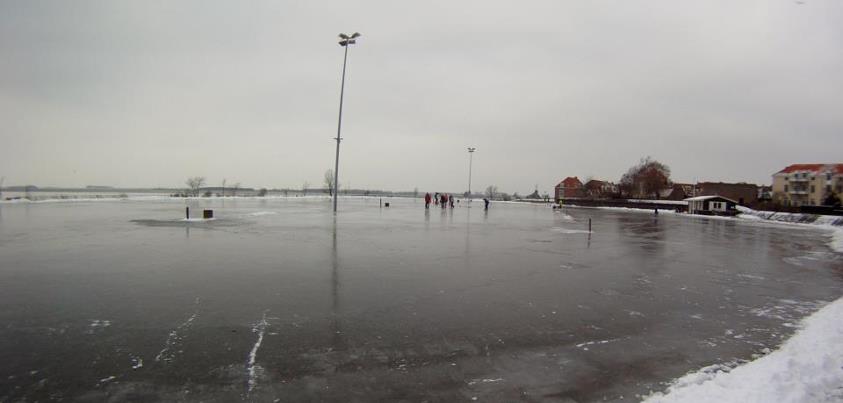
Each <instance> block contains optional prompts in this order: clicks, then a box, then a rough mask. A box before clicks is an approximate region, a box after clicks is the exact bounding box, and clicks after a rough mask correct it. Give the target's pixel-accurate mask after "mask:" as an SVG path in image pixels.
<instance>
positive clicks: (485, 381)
mask: <svg viewBox="0 0 843 403" xmlns="http://www.w3.org/2000/svg"><path fill="white" fill-rule="evenodd" d="M502 381H503V378H494V379H485V378H484V379H472V380H470V381H468V382H467V383H468V385H469V386H471V385H475V384H478V383H493V382H502Z"/></svg>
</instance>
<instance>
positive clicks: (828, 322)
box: [644, 298, 843, 403]
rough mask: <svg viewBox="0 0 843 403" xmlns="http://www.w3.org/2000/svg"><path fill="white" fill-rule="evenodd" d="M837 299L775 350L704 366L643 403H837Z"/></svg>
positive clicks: (842, 387)
mask: <svg viewBox="0 0 843 403" xmlns="http://www.w3.org/2000/svg"><path fill="white" fill-rule="evenodd" d="M841 317H843V298H840V299H838V300H837V301H834V302H832V303H831V304H828V305H826V306H825V307H824V308H822V309H821V310H819V311H818V312H816V313H815V314H813V315H811V316H809V317H807V318H805V319H804V320H802V322H801V327H802V329H801V330H799V331H797V332H796V334H795V335H794V336H793V337H791V338H790V339H789V340H788V341H787V342H785V343H784V344H783V345H782V346H781V347H780V348H779V349H778V350H776V351H774V352H772V353H770V354H768V355H766V356H763V357H761V358H759V359H757V360H755V361H751V362H748V363H746V364H743V365H740V366H738V367H736V368H734V369H732V370H730V369H729V368H728V367H725V366H722V365H715V366H710V367H705V368H702V369H700V370H699V371H696V372H692V373H689V374H687V375H685V376H683V377H681V378H678V379H676V380H675V381H674V382H673V383H672V385H671V386H670V387H669V388H668V389H667V390H666V391H665V392H664V393H662V392H657V393H653V394H651V395H650V396H648V397H647V398H646V399H645V400H644V401H645V402H662V403H668V402H691V403H694V402H739V403H749V402H840V401H843V321H841V320H840V318H841Z"/></svg>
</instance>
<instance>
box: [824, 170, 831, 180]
mask: <svg viewBox="0 0 843 403" xmlns="http://www.w3.org/2000/svg"><path fill="white" fill-rule="evenodd" d="M825 180H827V181H830V180H831V172H826V174H825Z"/></svg>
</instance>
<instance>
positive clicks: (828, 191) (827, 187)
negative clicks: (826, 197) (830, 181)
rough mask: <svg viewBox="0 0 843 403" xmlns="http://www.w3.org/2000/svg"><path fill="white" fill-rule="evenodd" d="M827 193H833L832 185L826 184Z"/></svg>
mask: <svg viewBox="0 0 843 403" xmlns="http://www.w3.org/2000/svg"><path fill="white" fill-rule="evenodd" d="M825 191H826V193H831V185H825Z"/></svg>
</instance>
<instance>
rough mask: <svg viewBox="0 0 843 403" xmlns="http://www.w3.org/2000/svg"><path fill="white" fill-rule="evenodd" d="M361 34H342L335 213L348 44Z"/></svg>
mask: <svg viewBox="0 0 843 403" xmlns="http://www.w3.org/2000/svg"><path fill="white" fill-rule="evenodd" d="M359 36H360V33H359V32H355V33H353V34H351V35H346V34H340V42H339V44H340V46H342V47H344V48H345V52H344V55H343V57H342V83H341V84H340V117H339V122H337V137H336V140H337V156H336V159H335V160H334V214H336V212H337V193H338V192H337V190H338V189H339V183H340V140H342V137H340V132H341V131H342V97H343V94H344V92H345V63H346V61H348V45H354V44H355V43H357V37H359Z"/></svg>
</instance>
